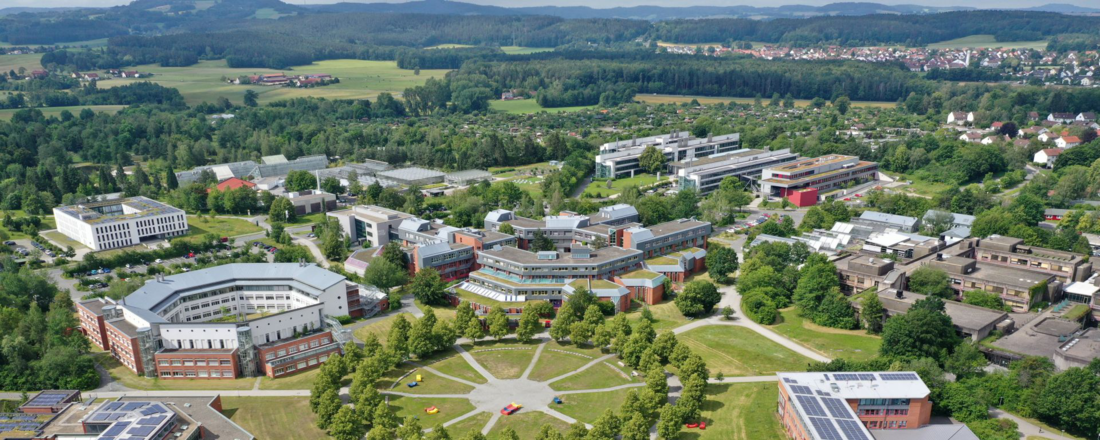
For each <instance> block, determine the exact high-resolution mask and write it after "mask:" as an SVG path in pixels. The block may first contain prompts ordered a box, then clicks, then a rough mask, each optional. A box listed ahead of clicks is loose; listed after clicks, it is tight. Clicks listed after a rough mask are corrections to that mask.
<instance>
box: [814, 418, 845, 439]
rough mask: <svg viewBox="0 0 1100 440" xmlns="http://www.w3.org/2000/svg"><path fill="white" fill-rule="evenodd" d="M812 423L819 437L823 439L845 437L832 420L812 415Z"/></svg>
mask: <svg viewBox="0 0 1100 440" xmlns="http://www.w3.org/2000/svg"><path fill="white" fill-rule="evenodd" d="M810 424H812V425H814V430H816V431H817V434H818V437H820V438H821V439H822V440H844V437H841V436H840V432H839V431H837V430H836V427H835V426H833V422H832V420H829V419H825V418H821V417H810Z"/></svg>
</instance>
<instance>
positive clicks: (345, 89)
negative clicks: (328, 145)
mask: <svg viewBox="0 0 1100 440" xmlns="http://www.w3.org/2000/svg"><path fill="white" fill-rule="evenodd" d="M0 58H3V57H0ZM2 63H3V61H0V65H2ZM135 69H136V70H138V71H141V72H150V73H152V74H153V77H151V78H135V79H126V78H114V79H111V80H108V81H100V82H99V87H115V86H120V85H124V84H129V83H132V82H139V81H152V82H155V83H158V84H161V85H163V86H166V87H175V88H177V89H179V91H180V93H181V94H183V97H184V100H186V101H187V104H189V105H195V104H198V103H201V102H204V101H205V102H210V103H212V102H215V101H216V100H217V99H218V97H221V96H224V97H226V98H229V100H230V101H232V102H234V103H237V104H240V103H241V102H242V101H243V100H244V93H245V91H247V90H252V91H255V92H256V93H259V95H260V96H259V102H260V103H267V102H271V101H276V100H281V99H289V98H301V97H306V96H315V97H323V98H329V99H359V98H370V99H374V98H375V97H377V96H378V94H379V93H382V92H389V93H394V94H397V93H401V92H402V91H404V90H405V89H406V88H408V87H414V86H418V85H421V84H423V83H424V82H425V81H427V80H428V78H442V77H443V75H444V74H446V73H447V72H448V71H447V70H433V69H422V70H421V71H420V75H416V74H415V73H414V71H412V70H402V69H398V68H397V63H396V62H394V61H365V60H328V61H318V62H316V63H313V64H309V65H305V66H294V67H291V68H288V69H282V70H274V69H261V68H231V67H229V66H228V65H227V64H226V62H225V60H204V61H199V62H198V63H197V64H195V65H192V66H187V67H160V66H159V65H155V64H147V65H142V66H137V67H135ZM263 73H286V74H287V75H297V74H306V73H328V74H331V75H332V76H334V77H337V78H339V79H340V83H339V84H331V85H327V86H323V87H314V88H308V89H300V88H295V87H265V86H256V85H235V84H228V83H226V82H224V81H222V79H221V78H222V77H223V76H224V77H228V78H233V77H238V76H245V75H257V74H263Z"/></svg>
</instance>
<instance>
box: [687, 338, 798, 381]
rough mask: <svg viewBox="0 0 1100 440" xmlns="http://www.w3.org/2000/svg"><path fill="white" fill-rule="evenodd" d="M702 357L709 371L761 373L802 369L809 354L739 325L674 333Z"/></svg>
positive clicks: (714, 372) (737, 374)
mask: <svg viewBox="0 0 1100 440" xmlns="http://www.w3.org/2000/svg"><path fill="white" fill-rule="evenodd" d="M678 336H679V337H678V339H679V340H680V343H685V344H688V347H691V349H692V351H694V352H695V353H698V354H699V355H700V356H702V357H703V360H704V361H706V363H707V368H709V369H710V372H711V374H712V375H713V374H716V373H722V374H724V375H726V376H762V375H769V374H773V373H775V372H777V371H805V370H806V363H807V362H809V361H810V359H809V358H806V357H805V356H802V355H800V354H798V353H795V352H793V351H791V350H790V349H788V348H786V347H784V346H782V345H779V344H777V343H775V342H772V341H771V340H770V339H767V338H765V337H763V336H761V335H760V334H758V333H756V332H754V331H752V330H749V329H746V328H742V327H733V326H706V327H700V328H697V329H694V330H691V331H689V332H686V333H683V334H680V335H678Z"/></svg>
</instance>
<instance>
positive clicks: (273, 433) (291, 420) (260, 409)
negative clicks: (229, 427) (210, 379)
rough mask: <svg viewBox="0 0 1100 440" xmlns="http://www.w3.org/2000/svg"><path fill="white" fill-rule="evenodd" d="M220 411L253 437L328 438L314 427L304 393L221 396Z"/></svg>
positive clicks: (260, 439) (264, 439)
mask: <svg viewBox="0 0 1100 440" xmlns="http://www.w3.org/2000/svg"><path fill="white" fill-rule="evenodd" d="M222 414H225V416H226V417H229V420H232V421H233V422H234V423H236V424H238V425H240V426H241V428H244V429H245V430H246V431H248V432H250V433H252V435H254V436H256V440H277V439H284V438H308V439H327V438H331V437H329V436H328V434H326V433H325V432H324V431H322V430H321V429H320V428H318V427H317V423H316V422H314V419H315V418H316V416H314V414H313V412H312V411H310V410H309V398H308V397H229V396H223V397H222Z"/></svg>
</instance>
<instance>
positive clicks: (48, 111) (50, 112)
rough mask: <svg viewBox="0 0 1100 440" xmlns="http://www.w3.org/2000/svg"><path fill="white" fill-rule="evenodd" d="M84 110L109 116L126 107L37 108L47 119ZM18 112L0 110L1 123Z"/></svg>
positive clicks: (15, 109) (76, 113) (7, 109)
mask: <svg viewBox="0 0 1100 440" xmlns="http://www.w3.org/2000/svg"><path fill="white" fill-rule="evenodd" d="M86 108H90V109H92V111H94V112H96V113H99V112H107V113H110V114H115V113H118V111H119V110H122V109H124V108H126V106H125V105H74V106H71V107H44V108H39V109H38V110H39V111H41V112H42V115H43V116H45V117H47V118H48V117H50V116H57V117H61V112H63V111H65V110H68V111H69V113H72V114H73V116H76V115H79V114H80V111H81V110H84V109H86ZM20 110H23V109H18V108H6V109H2V110H0V120H3V121H7V120H10V119H11V117H12V115H14V114H15V112H18V111H20Z"/></svg>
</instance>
